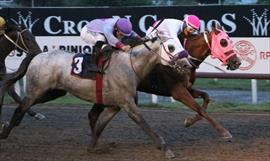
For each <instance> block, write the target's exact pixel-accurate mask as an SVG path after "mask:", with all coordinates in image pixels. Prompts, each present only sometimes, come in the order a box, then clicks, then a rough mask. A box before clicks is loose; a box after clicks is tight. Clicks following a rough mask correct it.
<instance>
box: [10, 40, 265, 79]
mask: <svg viewBox="0 0 270 161" xmlns="http://www.w3.org/2000/svg"><path fill="white" fill-rule="evenodd" d="M36 40H37V42H38V44H39V46H40V47H41V49H42V50H43V51H51V50H56V49H63V50H68V51H72V52H75V53H79V52H83V51H84V50H91V49H90V47H89V46H88V45H87V44H86V43H84V42H83V41H82V40H81V38H80V37H79V36H58V37H56V36H43V37H41V36H40V37H36ZM232 40H233V42H234V50H235V51H236V52H237V54H238V56H239V57H240V58H241V59H242V64H241V66H240V68H239V69H237V70H235V71H229V70H226V67H225V66H222V65H221V64H222V63H221V62H220V61H219V60H218V59H212V58H211V56H209V57H208V58H207V59H206V60H205V61H204V62H206V63H202V64H201V65H200V68H199V69H198V70H197V71H198V72H212V73H220V72H222V71H220V70H218V69H216V68H215V67H213V66H216V67H218V68H220V69H222V70H223V71H224V72H226V73H245V74H247V73H248V74H270V38H232ZM24 56H25V55H23V56H16V52H12V53H11V54H10V55H9V56H8V57H7V59H6V65H7V68H8V72H12V71H15V70H16V69H17V68H18V66H19V64H20V62H21V61H22V59H23V58H24ZM209 64H210V65H209ZM222 73H223V72H222Z"/></svg>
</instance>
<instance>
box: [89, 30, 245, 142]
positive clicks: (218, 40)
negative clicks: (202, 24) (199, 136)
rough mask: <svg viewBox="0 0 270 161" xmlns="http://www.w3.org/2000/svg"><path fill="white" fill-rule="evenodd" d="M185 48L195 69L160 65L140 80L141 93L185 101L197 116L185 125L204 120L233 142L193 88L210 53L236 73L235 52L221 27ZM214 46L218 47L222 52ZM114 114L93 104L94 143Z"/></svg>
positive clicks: (199, 93) (91, 119)
mask: <svg viewBox="0 0 270 161" xmlns="http://www.w3.org/2000/svg"><path fill="white" fill-rule="evenodd" d="M213 41H215V42H213ZM185 47H186V49H187V50H188V51H189V53H190V57H189V61H190V64H192V66H193V68H192V70H191V72H190V73H189V74H187V75H179V74H178V73H176V72H175V71H174V70H172V68H170V67H167V66H163V65H157V66H156V67H155V69H154V70H153V71H152V72H151V73H150V74H149V75H148V76H147V77H146V78H145V79H143V80H142V81H141V83H140V84H139V87H138V90H139V91H142V92H147V93H151V94H157V95H162V96H172V97H173V98H174V99H175V100H177V101H180V102H182V103H183V104H185V105H186V106H187V107H189V108H190V109H192V110H194V111H196V112H197V113H198V114H197V115H196V116H194V117H193V118H188V119H186V121H185V124H186V126H190V125H192V124H193V123H195V122H196V121H197V120H200V119H202V117H204V118H205V119H207V120H208V121H209V123H210V124H211V125H212V126H213V127H214V128H215V129H216V130H217V132H218V133H219V134H220V135H221V136H222V137H223V138H225V139H230V138H231V137H232V136H231V134H230V132H229V131H227V130H226V129H225V128H223V127H222V126H221V125H220V124H219V123H217V122H216V121H215V120H214V119H213V118H212V117H210V116H209V114H208V113H207V112H206V111H205V110H206V108H207V106H208V103H209V96H208V94H207V93H206V92H203V91H200V90H197V89H194V88H192V85H193V83H194V82H195V79H196V75H195V74H196V69H197V68H198V67H199V65H200V64H201V63H202V62H203V61H204V59H206V57H207V56H209V55H210V54H212V56H213V57H216V58H218V59H220V60H221V61H222V63H223V64H224V65H227V69H230V70H235V69H237V68H238V67H239V66H240V64H241V62H240V59H238V57H237V56H236V54H235V53H234V52H233V50H232V44H231V41H230V40H229V37H228V35H227V34H226V33H225V32H224V31H222V30H221V29H220V28H213V30H212V31H211V32H204V33H201V34H199V35H197V36H194V37H193V38H190V39H188V40H187V41H186V43H185ZM214 47H218V48H219V50H218V49H215V48H214ZM194 98H203V100H204V102H203V105H202V106H200V105H199V104H198V103H197V102H196V101H195V99H194ZM114 115H115V113H114V114H111V112H110V108H104V106H103V105H98V104H94V105H93V108H92V109H91V111H90V112H89V114H88V117H89V120H90V126H91V130H92V135H94V136H93V138H94V139H93V140H92V142H93V144H95V143H96V142H97V140H98V138H99V136H100V135H101V133H102V131H103V129H104V128H105V127H106V125H107V124H108V122H109V121H110V120H111V119H112V118H113V116H114Z"/></svg>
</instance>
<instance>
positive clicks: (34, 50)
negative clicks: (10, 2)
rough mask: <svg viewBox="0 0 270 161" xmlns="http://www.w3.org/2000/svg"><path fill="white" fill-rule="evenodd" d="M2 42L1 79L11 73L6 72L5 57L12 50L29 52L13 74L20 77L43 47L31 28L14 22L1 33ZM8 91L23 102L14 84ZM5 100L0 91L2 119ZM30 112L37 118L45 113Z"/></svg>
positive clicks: (40, 117)
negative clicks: (19, 25)
mask: <svg viewBox="0 0 270 161" xmlns="http://www.w3.org/2000/svg"><path fill="white" fill-rule="evenodd" d="M0 44H1V47H0V81H2V80H3V79H6V78H7V77H9V74H7V73H6V65H5V59H6V57H7V56H8V55H9V54H10V52H11V51H13V50H17V51H19V52H21V53H22V52H25V53H26V54H27V56H26V58H25V59H24V60H23V61H22V63H21V65H20V67H19V69H18V71H17V72H15V73H13V75H15V76H18V79H20V78H22V77H23V76H24V74H25V72H26V69H27V64H29V63H30V61H31V60H32V59H33V58H34V56H35V55H37V54H39V53H41V49H40V48H39V45H38V43H37V42H36V40H35V37H34V36H33V35H32V33H31V32H30V31H29V30H27V29H22V28H20V27H18V26H17V25H14V24H6V26H5V32H4V33H3V34H1V35H0ZM1 88H2V86H1ZM7 91H8V94H9V95H10V96H11V97H12V98H13V99H14V100H15V102H17V103H20V102H21V98H20V97H19V96H18V94H17V93H16V92H15V89H14V85H12V86H11V87H10V88H8V89H7ZM3 100H4V92H0V121H1V112H2V105H3ZM28 114H29V115H30V116H33V117H35V118H36V119H42V118H43V117H44V116H43V115H41V114H39V113H36V112H34V111H32V110H29V111H28Z"/></svg>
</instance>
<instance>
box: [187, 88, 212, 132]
mask: <svg viewBox="0 0 270 161" xmlns="http://www.w3.org/2000/svg"><path fill="white" fill-rule="evenodd" d="M189 92H190V94H191V95H192V96H193V98H202V99H203V104H202V107H203V108H204V109H205V110H206V109H207V108H208V104H209V102H210V98H209V95H208V94H207V93H206V92H204V91H200V90H197V89H193V88H191V89H189ZM201 119H202V116H200V115H199V114H196V115H195V116H193V117H189V118H186V119H185V126H186V127H189V126H191V125H193V124H194V123H196V122H197V121H199V120H201Z"/></svg>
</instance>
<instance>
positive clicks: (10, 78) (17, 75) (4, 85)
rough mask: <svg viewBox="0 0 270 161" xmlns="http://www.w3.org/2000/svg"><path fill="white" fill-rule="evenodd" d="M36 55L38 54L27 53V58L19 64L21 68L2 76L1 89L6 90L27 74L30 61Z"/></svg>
mask: <svg viewBox="0 0 270 161" xmlns="http://www.w3.org/2000/svg"><path fill="white" fill-rule="evenodd" d="M36 55H37V54H27V56H26V58H24V59H23V61H22V63H21V64H20V66H19V69H18V70H17V71H16V72H13V73H7V74H5V75H2V76H1V78H2V80H1V82H0V88H1V91H3V92H5V91H6V90H7V89H9V88H10V86H11V85H13V84H14V83H16V82H17V80H19V79H21V78H22V77H23V76H24V75H25V73H26V71H27V68H28V66H29V64H30V62H31V61H32V59H33V58H34V57H35V56H36Z"/></svg>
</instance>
